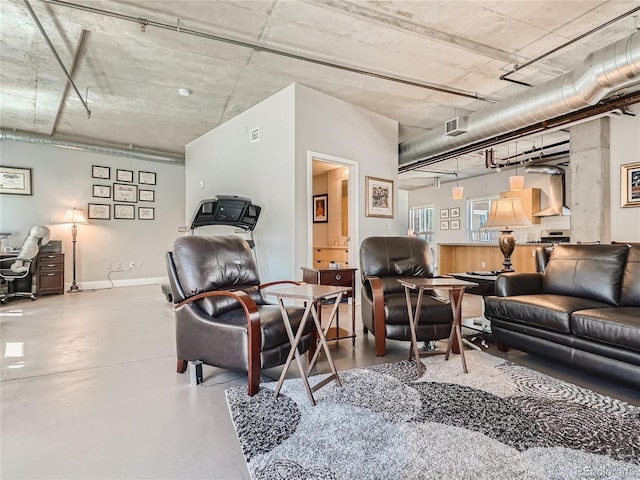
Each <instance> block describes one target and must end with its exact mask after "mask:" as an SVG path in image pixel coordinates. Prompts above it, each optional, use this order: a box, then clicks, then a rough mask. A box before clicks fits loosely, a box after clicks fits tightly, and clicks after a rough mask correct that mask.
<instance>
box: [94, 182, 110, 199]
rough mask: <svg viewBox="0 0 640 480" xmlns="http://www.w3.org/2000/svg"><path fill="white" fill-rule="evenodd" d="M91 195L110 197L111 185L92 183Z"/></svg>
mask: <svg viewBox="0 0 640 480" xmlns="http://www.w3.org/2000/svg"><path fill="white" fill-rule="evenodd" d="M91 196H92V197H98V198H111V185H93V190H92V192H91Z"/></svg>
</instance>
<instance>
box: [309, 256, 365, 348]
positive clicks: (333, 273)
mask: <svg viewBox="0 0 640 480" xmlns="http://www.w3.org/2000/svg"><path fill="white" fill-rule="evenodd" d="M356 270H358V269H357V268H339V269H337V270H332V269H328V268H327V269H324V268H304V267H303V268H302V281H303V282H305V283H310V284H314V285H333V286H336V287H351V290H349V291H348V292H345V294H344V298H351V333H350V334H349V332H347V331H346V330H345V329H344V328H343V329H341V328H340V318H339V316H338V315H337V314H336V315H337V316H336V327H335V329H333V328H332V329H330V330H329V332H328V334H327V340H340V339H341V338H351V344H352V346H354V347H355V344H356V298H355V293H354V292H355V291H356ZM321 312H322V309H320V308H318V316H319V318H320V321H322V313H321Z"/></svg>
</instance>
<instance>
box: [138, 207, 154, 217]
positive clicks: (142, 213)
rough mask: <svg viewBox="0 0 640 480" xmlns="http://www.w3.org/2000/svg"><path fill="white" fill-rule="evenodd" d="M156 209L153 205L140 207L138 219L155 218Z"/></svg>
mask: <svg viewBox="0 0 640 480" xmlns="http://www.w3.org/2000/svg"><path fill="white" fill-rule="evenodd" d="M154 219H155V209H154V208H153V207H138V220H154Z"/></svg>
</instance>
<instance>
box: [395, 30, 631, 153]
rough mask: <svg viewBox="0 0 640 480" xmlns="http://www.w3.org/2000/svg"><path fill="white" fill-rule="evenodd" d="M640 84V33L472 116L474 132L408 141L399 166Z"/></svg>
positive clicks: (434, 133)
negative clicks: (561, 73)
mask: <svg viewBox="0 0 640 480" xmlns="http://www.w3.org/2000/svg"><path fill="white" fill-rule="evenodd" d="M638 83H640V31H636V32H634V33H633V34H632V35H630V36H628V37H626V38H624V39H621V40H618V41H617V42H615V43H613V44H611V45H609V46H607V47H604V48H602V49H600V50H598V51H596V52H593V53H591V54H590V55H589V56H587V58H586V59H585V60H583V61H582V63H581V64H580V65H578V67H577V68H576V69H575V70H573V71H571V72H569V73H566V74H564V75H562V76H561V77H558V78H555V79H553V80H550V81H548V82H546V83H543V84H542V85H539V86H537V87H535V88H532V89H530V90H528V91H526V92H523V93H521V94H519V95H515V96H514V97H511V98H509V99H507V100H504V101H502V102H500V103H497V104H495V105H491V106H489V107H487V108H484V109H483V110H480V111H478V112H475V113H472V114H471V115H469V117H468V118H467V129H468V131H467V132H466V133H464V134H462V135H458V136H456V137H451V136H447V135H445V127H444V125H443V126H442V127H441V128H437V129H434V130H431V131H430V132H427V133H425V134H422V135H419V136H418V137H415V138H412V139H410V140H407V141H405V142H402V143H401V144H400V147H399V164H400V165H404V164H408V163H411V162H417V161H419V160H424V159H427V158H429V157H433V156H437V155H441V154H443V153H446V152H448V151H450V150H453V149H456V148H460V147H463V146H465V145H469V144H472V143H474V142H479V141H482V140H488V139H490V138H492V137H495V136H498V135H502V134H505V133H508V132H511V131H514V130H518V129H521V128H524V127H527V126H529V125H533V124H536V123H539V122H543V121H545V120H548V119H551V118H555V117H558V116H561V115H565V114H568V113H571V112H574V111H576V110H579V109H581V108H585V107H588V106H590V105H595V104H597V103H598V102H599V101H601V100H602V99H603V98H605V97H606V96H608V95H609V94H611V93H612V92H615V91H618V90H620V89H623V88H626V87H629V86H632V85H635V84H638Z"/></svg>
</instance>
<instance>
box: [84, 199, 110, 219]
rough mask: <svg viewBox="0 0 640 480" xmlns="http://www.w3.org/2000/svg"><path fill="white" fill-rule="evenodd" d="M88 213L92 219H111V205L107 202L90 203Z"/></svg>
mask: <svg viewBox="0 0 640 480" xmlns="http://www.w3.org/2000/svg"><path fill="white" fill-rule="evenodd" d="M87 215H88V218H89V219H92V220H110V219H111V205H108V204H105V203H90V204H89V206H88V208H87Z"/></svg>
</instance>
